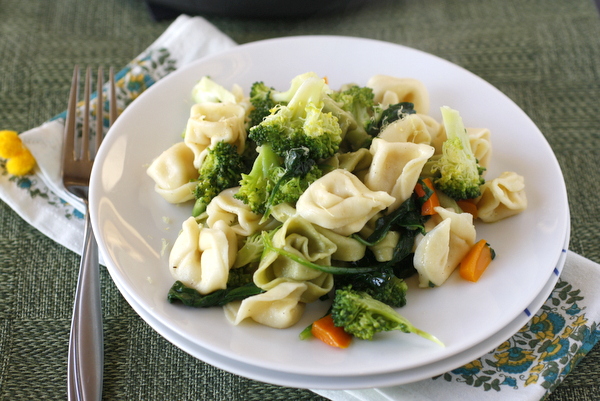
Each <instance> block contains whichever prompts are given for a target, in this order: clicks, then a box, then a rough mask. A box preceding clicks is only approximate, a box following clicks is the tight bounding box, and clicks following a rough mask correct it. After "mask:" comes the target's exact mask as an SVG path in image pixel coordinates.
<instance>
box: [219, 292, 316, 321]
mask: <svg viewBox="0 0 600 401" xmlns="http://www.w3.org/2000/svg"><path fill="white" fill-rule="evenodd" d="M305 291H306V284H304V283H298V282H284V283H280V284H278V285H277V286H275V287H273V288H272V289H270V290H269V291H267V292H264V293H262V294H258V295H253V296H251V297H248V298H246V299H244V300H243V301H237V302H230V303H228V304H226V305H225V316H226V317H227V319H229V321H230V322H232V323H233V324H235V325H238V324H240V323H241V322H242V321H244V320H246V319H252V320H254V321H255V322H257V323H260V324H263V325H265V326H269V327H273V328H275V329H285V328H287V327H290V326H292V325H294V324H295V323H296V322H298V320H300V318H301V317H302V313H303V312H304V308H305V304H304V303H303V302H301V301H300V297H301V296H302V294H303V293H304V292H305Z"/></svg>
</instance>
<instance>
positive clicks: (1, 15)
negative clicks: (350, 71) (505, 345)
mask: <svg viewBox="0 0 600 401" xmlns="http://www.w3.org/2000/svg"><path fill="white" fill-rule="evenodd" d="M208 19H209V20H210V21H211V22H213V23H214V24H215V25H216V26H217V27H219V28H220V29H221V30H222V31H223V32H225V33H226V34H228V35H229V36H231V37H232V39H234V40H235V41H237V42H238V43H245V42H249V41H254V40H260V39H265V38H270V37H277V36H289V35H303V34H336V35H350V36H362V37H369V38H375V39H381V40H386V41H390V42H395V43H400V44H404V45H407V46H411V47H414V48H417V49H421V50H424V51H427V52H430V53H433V54H436V55H438V56H441V57H443V58H446V59H448V60H450V61H452V62H454V63H456V64H459V65H461V66H463V67H465V68H467V69H469V70H470V71H472V72H474V73H475V74H477V75H479V76H481V77H482V78H484V79H486V80H487V81H489V82H491V83H492V84H493V85H495V86H496V87H498V88H499V89H500V90H502V91H503V92H504V93H506V94H507V95H508V96H509V97H511V98H512V99H513V100H514V101H515V102H516V103H517V104H518V105H519V106H520V107H522V108H523V109H524V110H525V111H526V112H527V113H528V114H529V115H530V116H531V118H532V119H533V120H534V122H535V123H536V124H537V125H538V126H539V127H540V129H541V130H542V132H543V133H544V135H545V136H546V138H547V139H548V141H549V142H550V144H551V146H552V148H553V149H554V151H555V153H556V155H557V158H558V160H559V162H560V163H561V166H562V168H563V171H564V174H565V178H566V182H567V188H568V192H569V196H570V199H571V202H570V205H571V213H572V222H573V230H572V240H571V244H570V248H571V249H572V250H573V251H575V252H577V253H580V254H582V255H584V256H586V257H588V258H590V259H592V260H595V261H596V262H600V241H598V232H600V206H599V205H600V202H598V201H597V194H598V193H600V182H599V180H600V178H599V175H598V168H597V161H598V160H600V117H599V116H600V113H598V112H597V107H598V105H600V63H599V61H600V40H599V39H598V38H600V20H599V18H598V14H597V12H596V9H595V8H594V4H593V3H592V2H591V1H590V0H578V1H570V2H560V1H551V2H549V1H546V0H538V1H527V2H520V1H499V0H489V1H486V2H481V1H475V0H469V1H460V2H459V1H449V2H439V1H433V0H431V1H421V2H411V1H393V0H390V1H372V2H367V5H365V6H363V7H361V8H360V9H358V10H348V11H346V12H340V13H339V14H336V15H327V16H315V17H312V18H307V19H302V20H266V21H257V20H240V19H228V18H216V17H210V16H209V17H208ZM0 21H1V22H0V129H14V130H17V131H24V130H27V129H29V128H32V127H34V126H37V125H39V124H41V123H42V122H44V121H45V120H47V119H48V118H49V117H51V116H54V115H55V114H57V113H58V112H60V111H62V110H64V108H65V103H66V98H67V91H68V88H69V85H70V75H71V71H72V66H73V65H74V64H75V63H79V64H90V65H104V66H107V65H113V66H115V67H118V68H119V67H122V66H124V65H125V64H126V63H127V62H128V61H129V60H131V59H132V58H133V57H135V56H137V55H138V54H139V53H140V52H141V51H142V50H144V49H145V48H146V47H147V46H148V45H149V44H150V43H151V42H152V41H153V40H154V39H156V38H157V37H158V36H159V35H160V34H161V33H162V32H163V31H164V29H165V28H166V27H167V26H168V24H169V23H170V21H164V22H160V23H156V22H154V21H152V20H151V18H150V16H149V14H148V13H147V10H146V5H145V4H144V2H143V1H141V0H127V1H121V0H90V1H85V2H82V1H77V0H45V1H23V0H0ZM356 56H357V58H364V57H374V58H378V57H385V55H380V54H372V55H368V54H367V55H365V54H357V55H356ZM349 68H351V66H349ZM490 107H493V105H490ZM533 151H535V150H532V152H533ZM590 166H592V167H590ZM594 168H595V170H593V169H594ZM78 263H79V257H78V256H77V255H75V254H73V253H72V252H70V251H68V250H66V249H65V248H63V247H61V246H58V245H56V244H55V243H54V242H53V241H51V240H49V239H48V238H46V237H44V236H43V235H42V234H40V233H39V232H38V231H37V230H35V229H33V228H31V227H30V226H29V225H27V224H26V223H24V222H23V221H22V220H21V219H20V218H19V217H18V216H17V215H16V214H15V213H14V212H13V211H12V210H10V209H9V208H8V207H7V206H6V205H5V204H3V203H1V204H0V398H2V399H6V400H17V399H64V398H65V396H66V355H67V341H68V333H69V326H70V317H71V309H72V300H73V290H74V288H75V282H76V274H77V266H78ZM101 279H102V296H103V307H104V317H105V321H104V322H105V323H104V324H105V338H106V356H105V358H106V359H105V361H106V366H105V377H106V380H105V387H104V398H105V399H107V400H117V399H122V400H135V399H139V400H187V399H195V400H321V399H322V398H321V397H319V396H317V395H315V394H313V393H312V392H310V391H308V390H298V389H290V388H283V387H278V386H273V385H266V384H263V383H259V382H255V381H252V380H248V379H245V378H241V377H239V376H237V375H234V374H230V373H226V372H223V371H222V370H220V369H217V368H214V367H212V366H210V365H207V364H205V363H203V362H201V361H198V360H196V359H195V358H193V357H191V356H189V355H187V354H185V353H184V352H182V351H181V350H179V349H178V348H176V347H174V346H173V345H171V344H170V343H168V342H167V341H166V340H164V339H163V338H162V337H160V336H159V335H158V334H157V333H156V332H154V331H153V330H152V329H151V328H150V327H149V326H148V325H147V324H146V323H145V322H144V321H142V320H141V319H140V318H139V317H138V316H137V315H136V314H135V312H134V311H133V310H132V309H131V308H130V307H129V305H128V304H127V303H126V302H125V301H124V300H123V298H122V297H121V296H120V294H119V292H118V290H117V289H116V287H115V286H114V284H113V283H112V281H111V279H110V277H109V275H108V273H107V272H106V270H105V269H102V272H101ZM598 383H600V346H596V347H595V348H594V350H592V351H591V352H590V354H588V356H587V357H586V358H584V359H583V361H582V362H581V363H580V364H579V365H578V367H577V368H576V369H575V371H574V372H573V373H571V374H570V375H569V376H568V377H567V379H566V380H565V382H564V383H563V384H562V385H561V386H560V387H558V389H557V390H556V391H555V392H554V393H553V395H551V396H550V397H549V399H550V400H552V401H561V400H597V399H599V398H600V386H599V384H598Z"/></svg>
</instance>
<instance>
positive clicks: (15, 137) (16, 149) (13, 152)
mask: <svg viewBox="0 0 600 401" xmlns="http://www.w3.org/2000/svg"><path fill="white" fill-rule="evenodd" d="M22 151H23V143H22V142H21V138H19V134H18V133H17V132H16V131H9V130H2V131H0V157H1V158H3V159H9V158H11V157H15V156H17V155H18V154H19V153H21V152H22Z"/></svg>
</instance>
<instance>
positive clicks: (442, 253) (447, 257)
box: [413, 206, 476, 288]
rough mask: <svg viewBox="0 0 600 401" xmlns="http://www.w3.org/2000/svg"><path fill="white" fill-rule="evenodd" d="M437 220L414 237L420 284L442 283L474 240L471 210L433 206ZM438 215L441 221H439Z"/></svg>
mask: <svg viewBox="0 0 600 401" xmlns="http://www.w3.org/2000/svg"><path fill="white" fill-rule="evenodd" d="M435 211H436V212H437V216H435V219H437V220H438V221H439V223H438V224H437V225H436V226H435V227H434V228H433V229H432V230H431V231H429V232H427V234H425V236H421V235H419V237H418V239H417V241H416V244H417V245H416V248H415V253H414V259H413V263H414V266H415V269H416V270H417V272H418V274H419V286H420V287H425V288H426V287H430V286H432V285H433V286H440V285H442V284H443V283H444V282H445V281H446V280H447V279H448V277H449V276H450V274H451V273H452V272H453V271H454V269H456V267H457V266H458V265H459V263H460V261H461V260H462V259H463V258H464V257H465V255H466V254H467V253H468V252H469V250H470V249H471V248H472V247H473V245H474V244H475V237H476V233H475V226H474V225H473V215H472V214H470V213H454V212H453V211H450V210H447V209H444V208H443V207H440V206H438V207H436V208H435ZM440 219H441V221H440Z"/></svg>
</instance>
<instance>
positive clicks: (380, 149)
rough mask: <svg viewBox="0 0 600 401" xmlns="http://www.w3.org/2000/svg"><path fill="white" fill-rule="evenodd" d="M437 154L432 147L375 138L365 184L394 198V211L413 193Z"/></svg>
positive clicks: (392, 208)
mask: <svg viewBox="0 0 600 401" xmlns="http://www.w3.org/2000/svg"><path fill="white" fill-rule="evenodd" d="M433 152H434V149H433V147H431V146H430V145H425V144H415V143H411V142H388V141H386V140H383V139H381V138H375V139H373V143H372V144H371V153H372V154H373V162H372V163H371V167H370V168H369V171H368V172H367V174H366V175H365V177H364V182H365V185H366V186H367V187H368V188H369V189H371V190H373V191H381V192H385V193H387V194H390V195H391V196H393V197H394V201H393V202H392V203H391V204H389V205H388V207H389V208H388V211H390V212H391V211H394V210H395V209H397V208H398V206H400V205H401V204H402V202H404V201H405V200H407V199H408V198H409V197H410V196H411V194H412V193H413V191H414V189H415V185H416V184H417V181H418V179H419V175H420V174H421V170H423V166H424V165H425V163H426V162H427V160H428V159H429V158H430V157H431V156H433ZM370 217H371V216H369V218H370Z"/></svg>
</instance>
